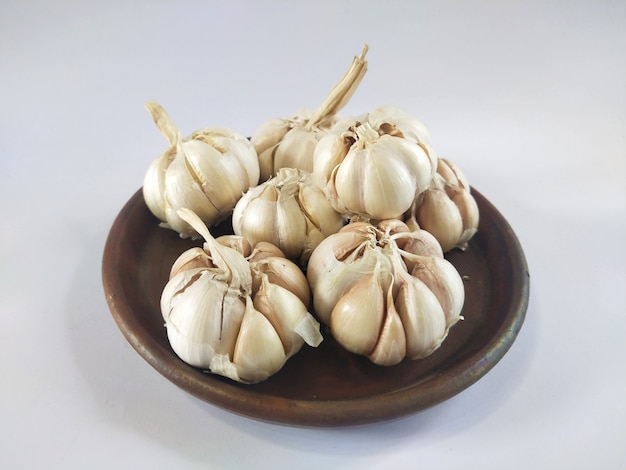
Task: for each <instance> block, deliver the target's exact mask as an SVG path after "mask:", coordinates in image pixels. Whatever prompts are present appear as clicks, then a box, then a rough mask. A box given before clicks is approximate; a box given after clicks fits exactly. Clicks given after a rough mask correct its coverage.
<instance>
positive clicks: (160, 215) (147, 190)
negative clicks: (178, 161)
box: [142, 147, 176, 221]
mask: <svg viewBox="0 0 626 470" xmlns="http://www.w3.org/2000/svg"><path fill="white" fill-rule="evenodd" d="M175 157H176V148H175V147H172V148H170V149H169V150H167V151H166V152H165V153H163V154H162V155H161V156H160V157H159V158H157V159H155V160H154V161H153V162H152V163H151V164H150V166H148V170H147V171H146V174H145V176H144V179H143V186H142V192H143V198H144V200H145V202H146V205H147V206H148V209H149V210H150V212H152V213H153V214H154V215H155V217H156V218H157V219H159V220H161V221H165V220H167V215H166V207H167V202H166V200H165V172H166V170H167V168H168V167H169V166H170V165H171V164H172V161H173V160H174V158H175Z"/></svg>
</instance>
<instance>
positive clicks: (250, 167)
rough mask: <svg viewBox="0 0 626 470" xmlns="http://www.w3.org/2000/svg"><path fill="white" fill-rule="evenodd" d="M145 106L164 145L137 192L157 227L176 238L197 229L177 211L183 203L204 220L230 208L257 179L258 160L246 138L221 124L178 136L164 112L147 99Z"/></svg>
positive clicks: (216, 217)
mask: <svg viewBox="0 0 626 470" xmlns="http://www.w3.org/2000/svg"><path fill="white" fill-rule="evenodd" d="M146 108H147V109H148V111H149V112H150V114H151V115H152V118H153V119H154V122H155V123H156V125H157V127H158V128H159V130H160V131H161V133H162V134H163V135H164V136H165V138H166V139H167V141H168V143H169V144H170V148H169V149H168V150H167V151H166V152H165V153H163V154H162V155H161V156H160V157H159V158H157V159H156V160H154V161H153V162H152V164H151V165H150V166H149V168H148V170H147V172H146V175H145V177H144V182H143V195H144V199H145V201H146V205H147V206H148V208H149V209H150V211H151V212H152V213H153V214H154V215H155V216H156V217H157V218H158V219H159V220H161V222H162V224H161V225H162V226H163V227H166V228H170V229H172V230H175V231H177V232H178V233H179V234H180V235H181V237H184V238H187V237H197V236H198V234H197V233H196V232H195V231H194V230H193V229H192V228H191V227H190V226H189V224H188V223H186V222H185V221H184V220H182V219H181V218H180V217H179V216H178V209H180V208H183V207H185V208H188V209H190V210H192V211H193V212H195V213H196V214H197V215H198V216H199V217H200V219H202V221H203V222H204V223H205V224H206V225H208V226H212V225H215V224H217V223H219V222H221V221H222V220H224V219H225V218H227V217H228V216H230V214H231V213H232V210H233V208H234V207H235V204H236V203H237V201H238V200H239V198H240V197H241V195H242V194H243V193H244V192H246V191H247V190H248V188H250V187H252V186H256V184H257V183H258V181H259V162H258V157H257V154H256V151H255V150H254V147H253V146H252V144H251V143H250V141H249V140H248V139H247V138H246V137H244V136H243V135H241V134H240V133H238V132H236V131H234V130H232V129H227V128H224V127H207V128H205V129H201V130H199V131H196V132H194V133H193V134H191V136H190V137H188V138H182V137H181V135H180V132H179V131H178V129H177V128H176V126H175V125H174V123H173V121H172V120H171V119H170V117H169V115H168V114H167V113H166V111H165V110H164V109H163V108H162V107H161V106H160V105H159V104H158V103H156V102H154V101H150V102H148V103H147V104H146Z"/></svg>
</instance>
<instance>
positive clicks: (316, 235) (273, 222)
mask: <svg viewBox="0 0 626 470" xmlns="http://www.w3.org/2000/svg"><path fill="white" fill-rule="evenodd" d="M232 225H233V231H234V232H235V234H236V235H240V236H241V237H243V238H245V239H246V240H248V241H249V242H250V243H252V244H256V243H258V242H260V241H266V242H269V243H272V244H273V245H276V246H277V247H279V248H280V249H281V250H282V251H283V252H284V253H285V255H286V256H287V258H289V259H291V260H294V261H296V262H298V263H299V264H300V265H302V266H306V263H307V261H308V259H309V256H310V255H311V252H312V251H313V249H314V248H315V247H316V246H317V245H318V244H319V243H320V242H321V241H322V240H323V239H324V238H326V237H327V236H328V235H331V234H333V233H336V232H338V231H339V229H340V228H341V227H342V226H343V225H344V221H343V219H342V217H341V215H339V214H338V213H337V212H335V210H334V209H333V208H332V206H331V205H330V202H328V200H327V199H326V197H325V196H324V193H323V192H322V190H321V189H319V188H318V187H317V186H315V184H313V180H312V178H311V174H310V173H308V172H306V171H303V170H298V169H296V168H281V169H280V170H278V173H277V174H276V176H274V177H273V178H271V179H269V180H268V181H266V182H264V183H262V184H260V185H258V186H256V187H254V188H251V189H250V190H249V191H248V192H247V193H245V194H244V195H243V197H242V198H241V199H240V200H239V202H238V203H237V205H236V206H235V209H234V211H233V218H232Z"/></svg>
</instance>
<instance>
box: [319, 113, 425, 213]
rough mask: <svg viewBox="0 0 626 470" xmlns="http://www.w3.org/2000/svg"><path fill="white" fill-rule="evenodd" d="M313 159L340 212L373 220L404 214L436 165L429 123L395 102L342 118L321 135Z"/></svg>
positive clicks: (321, 179) (320, 181) (323, 187)
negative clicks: (331, 129) (331, 128)
mask: <svg viewBox="0 0 626 470" xmlns="http://www.w3.org/2000/svg"><path fill="white" fill-rule="evenodd" d="M313 162H314V166H313V178H314V181H315V184H317V186H318V187H320V188H322V189H323V190H324V193H325V194H326V196H327V197H328V198H329V200H330V201H331V204H332V205H333V207H334V208H335V210H336V211H337V212H339V213H341V214H342V215H345V216H346V217H350V218H354V217H357V218H359V219H361V220H373V221H375V220H383V219H392V218H400V217H401V216H402V215H403V214H404V213H405V212H406V211H407V210H408V209H409V208H410V206H411V204H412V202H413V201H414V200H415V198H416V197H417V195H419V194H420V193H421V192H422V191H424V190H425V189H427V188H428V186H429V184H430V181H431V179H432V177H433V175H434V174H435V170H436V156H435V154H434V151H433V150H432V148H431V147H430V137H429V136H428V132H427V131H426V129H425V127H424V126H423V124H421V122H419V121H418V120H416V119H414V118H412V117H411V116H409V115H407V114H406V113H404V112H402V111H400V110H398V109H396V108H391V107H383V108H379V109H377V110H374V111H373V112H371V113H368V114H366V115H364V116H361V117H359V118H353V119H352V120H350V121H347V120H345V121H342V123H341V125H337V126H336V127H335V128H334V130H333V131H332V132H331V133H329V134H327V135H326V136H325V137H323V138H322V139H321V140H320V142H319V143H318V145H317V147H316V149H315V153H314V157H313Z"/></svg>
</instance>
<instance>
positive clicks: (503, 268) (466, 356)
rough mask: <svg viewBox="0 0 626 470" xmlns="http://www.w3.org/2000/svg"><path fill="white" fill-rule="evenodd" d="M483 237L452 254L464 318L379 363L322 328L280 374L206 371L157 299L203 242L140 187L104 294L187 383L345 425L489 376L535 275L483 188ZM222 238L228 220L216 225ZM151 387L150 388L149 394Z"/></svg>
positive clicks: (108, 264) (180, 382)
mask: <svg viewBox="0 0 626 470" xmlns="http://www.w3.org/2000/svg"><path fill="white" fill-rule="evenodd" d="M472 191H473V195H474V197H475V199H476V201H477V202H478V206H479V208H480V217H481V218H480V226H479V230H478V233H477V234H476V235H475V236H474V238H473V239H472V240H471V241H470V244H469V247H468V249H467V250H466V251H458V250H455V251H453V252H451V253H449V254H448V255H447V258H448V259H449V260H450V261H451V262H452V263H453V264H454V265H455V266H456V268H457V270H458V271H459V272H460V274H461V275H462V276H464V279H465V286H466V301H465V306H464V308H463V313H462V314H463V316H464V317H465V320H464V321H462V322H459V323H457V324H456V325H455V326H454V327H453V328H452V330H451V331H450V334H449V336H448V338H447V339H446V341H445V342H444V344H443V345H442V347H441V348H440V349H438V350H437V351H436V352H435V353H434V354H432V355H431V356H429V357H428V358H426V359H422V360H418V361H409V360H406V361H404V362H402V363H400V364H398V365H397V366H393V367H380V366H376V365H374V364H372V363H371V362H370V361H369V360H368V359H366V358H364V357H360V356H355V355H353V354H350V353H348V352H347V351H345V350H343V349H342V348H341V347H340V346H339V345H338V344H337V343H336V342H335V341H334V340H333V339H332V337H331V336H330V335H329V334H328V332H327V331H325V330H323V331H322V333H323V335H324V338H325V339H324V341H323V342H322V344H321V345H320V346H319V347H318V348H310V347H308V346H306V345H305V346H304V347H303V348H302V350H301V351H300V352H299V353H298V354H296V355H295V356H294V357H292V358H291V359H289V361H288V362H287V364H286V365H285V366H284V367H283V369H282V370H281V371H279V372H278V373H277V374H276V375H274V376H272V377H270V378H269V379H267V380H266V381H264V382H261V383H259V384H255V385H243V384H239V383H235V382H233V381H231V380H229V379H226V378H223V377H220V376H216V375H211V374H207V373H204V372H202V371H200V370H198V369H195V368H193V367H191V366H189V365H187V364H185V363H184V362H183V361H182V360H180V359H179V358H178V357H177V356H176V354H174V352H173V351H172V349H171V348H170V346H169V342H168V340H167V336H166V330H165V327H164V322H163V319H162V317H161V312H160V307H159V300H160V296H161V291H162V290H163V287H164V286H165V283H166V282H167V278H168V274H169V270H170V267H171V265H172V263H173V262H174V260H175V259H176V258H177V257H178V255H180V253H182V252H183V251H184V250H186V249H187V248H189V247H191V246H200V244H201V242H200V241H196V242H192V241H189V240H183V239H181V238H180V237H179V236H178V234H177V233H175V232H173V231H171V230H167V229H164V228H160V227H159V226H158V221H157V219H156V218H155V217H154V216H153V215H152V214H151V213H150V212H149V211H148V209H147V207H146V205H145V203H144V199H143V195H142V192H141V190H139V191H137V192H136V193H135V194H134V195H133V197H132V198H131V199H130V200H129V201H128V202H127V203H126V205H125V206H124V208H123V209H122V211H121V212H120V213H119V215H118V216H117V218H116V220H115V222H114V223H113V226H112V228H111V231H110V233H109V236H108V239H107V241H106V245H105V248H104V255H103V265H102V275H103V283H104V291H105V294H106V299H107V302H108V305H109V308H110V310H111V313H112V315H113V318H114V319H115V322H116V323H117V325H118V327H119V328H120V330H121V331H122V333H123V334H124V336H125V337H126V339H127V340H128V341H129V342H130V344H131V345H132V346H133V348H135V350H136V351H137V352H138V353H139V354H140V355H141V356H142V357H143V358H144V359H145V360H146V361H148V363H150V364H151V365H152V366H153V367H154V368H155V369H156V370H157V371H159V372H160V373H161V374H162V375H163V376H165V377H166V378H167V379H169V380H170V381H172V382H173V383H174V384H176V385H177V386H178V387H180V388H181V389H183V390H185V391H186V392H188V393H190V394H192V395H194V396H196V397H197V398H200V399H202V400H204V401H206V402H209V403H212V404H214V405H216V406H218V407H221V408H224V409H226V410H230V411H232V412H234V413H238V414H240V415H244V416H247V417H250V418H254V419H258V420H262V421H269V422H274V423H282V424H289V425H295V426H320V427H322V426H327V427H330V426H347V425H357V424H367V423H373V422H378V421H385V420H391V419H394V418H398V417H401V416H406V415H409V414H412V413H415V412H418V411H420V410H423V409H425V408H427V407H430V406H433V405H435V404H437V403H440V402H442V401H444V400H446V399H448V398H450V397H452V396H454V395H456V394H457V393H459V392H461V391H462V390H464V389H466V388H467V387H469V386H470V385H472V384H473V383H475V382H476V381H477V380H478V379H480V378H481V377H482V376H484V375H485V374H486V373H487V372H488V371H489V370H490V369H491V368H492V367H493V366H494V365H495V364H496V363H497V362H498V361H499V360H500V359H501V358H502V356H504V354H505V353H506V352H507V351H508V349H509V348H510V346H511V344H512V343H513V341H514V340H515V338H516V337H517V334H518V332H519V330H520V328H521V326H522V323H523V321H524V317H525V314H526V308H527V305H528V296H529V275H528V268H527V264H526V260H525V257H524V253H523V251H522V248H521V246H520V244H519V242H518V240H517V237H516V236H515V234H514V233H513V230H512V229H511V227H510V226H509V224H508V223H507V222H506V220H505V219H504V218H503V217H502V215H501V214H500V213H499V212H498V210H497V209H496V208H495V207H494V206H493V205H492V204H491V203H490V202H489V201H488V200H487V199H486V198H485V197H484V196H482V195H481V194H480V193H478V192H477V191H475V190H472ZM211 230H212V233H213V234H214V235H215V236H217V235H220V234H223V233H226V232H228V231H229V230H231V229H230V226H229V224H222V225H221V226H219V227H215V228H212V229H211ZM148 393H149V392H148Z"/></svg>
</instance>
